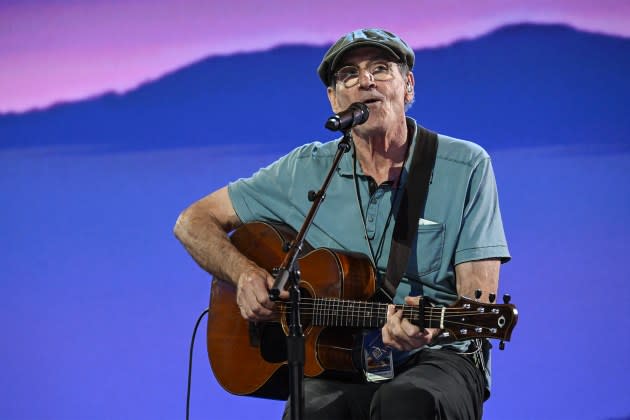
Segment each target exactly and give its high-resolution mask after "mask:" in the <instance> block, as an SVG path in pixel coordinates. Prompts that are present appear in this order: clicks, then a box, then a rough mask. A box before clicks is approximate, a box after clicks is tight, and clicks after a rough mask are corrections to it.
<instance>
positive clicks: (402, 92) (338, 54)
mask: <svg viewBox="0 0 630 420" xmlns="http://www.w3.org/2000/svg"><path fill="white" fill-rule="evenodd" d="M414 59H415V56H414V53H413V50H412V49H411V48H409V46H408V45H407V44H406V43H405V42H404V41H403V40H402V39H400V38H399V37H398V36H396V35H394V34H392V33H391V32H387V31H384V30H382V29H360V30H357V31H354V32H351V33H349V34H347V35H345V36H343V37H342V38H341V39H339V40H338V41H337V42H336V43H335V44H334V45H333V46H332V47H330V49H329V50H328V52H326V54H325V55H324V58H323V60H322V63H321V64H320V65H319V68H318V69H317V71H318V73H319V76H320V78H321V79H322V81H323V82H324V84H325V85H326V86H327V93H328V99H329V100H330V104H331V107H332V109H333V111H335V112H340V111H342V110H344V109H346V108H347V107H348V106H349V105H350V104H352V103H353V102H364V103H365V104H367V105H368V107H369V108H370V118H369V120H368V122H367V123H365V124H364V125H362V126H361V130H362V131H363V130H369V131H372V132H374V130H377V131H378V130H385V131H386V130H388V129H389V128H391V127H394V126H396V125H397V124H398V125H399V124H401V123H402V124H404V116H405V110H406V109H407V108H408V107H409V105H410V104H411V103H412V102H413V98H414V78H413V73H411V68H412V67H413V64H414Z"/></svg>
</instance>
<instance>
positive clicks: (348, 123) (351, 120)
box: [326, 102, 370, 131]
mask: <svg viewBox="0 0 630 420" xmlns="http://www.w3.org/2000/svg"><path fill="white" fill-rule="evenodd" d="M369 116H370V110H369V109H368V107H367V105H366V104H364V103H362V102H355V103H353V104H352V105H350V106H349V107H348V109H346V110H345V111H341V112H340V113H339V114H335V115H333V116H332V117H330V118H328V120H327V121H326V128H327V129H329V130H331V131H346V130H349V129H351V128H352V127H354V126H355V125H359V124H363V123H364V122H366V121H367V119H368V117H369Z"/></svg>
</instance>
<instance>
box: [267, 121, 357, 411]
mask: <svg viewBox="0 0 630 420" xmlns="http://www.w3.org/2000/svg"><path fill="white" fill-rule="evenodd" d="M351 138H352V136H351V134H350V128H348V129H347V130H345V131H344V132H343V139H341V141H340V142H339V146H338V147H337V153H336V154H335V157H334V160H333V164H332V166H331V168H330V170H329V171H328V175H326V179H325V180H324V183H323V184H322V187H321V189H320V190H319V191H318V192H315V191H309V193H308V199H309V201H312V202H313V204H312V205H311V209H310V210H309V212H308V214H307V215H306V218H305V219H304V223H303V224H302V228H301V229H300V231H299V232H298V234H297V236H296V237H295V240H294V241H293V242H292V243H291V244H289V247H288V251H287V254H286V255H285V257H284V260H283V261H282V265H281V266H280V267H278V268H277V270H274V271H275V274H276V281H275V282H274V285H273V287H272V288H271V289H270V290H269V298H270V299H271V300H273V301H276V300H278V299H279V297H280V292H281V291H282V290H284V289H285V288H286V287H287V283H288V282H290V286H289V287H290V288H289V295H290V299H291V318H290V320H289V321H290V322H289V335H288V336H287V361H288V365H289V392H290V394H289V395H290V397H289V398H290V401H291V419H292V420H301V419H302V418H303V415H304V333H303V331H302V324H301V322H300V306H299V305H300V288H299V284H300V271H299V268H298V266H297V259H298V255H299V254H300V252H301V251H302V247H303V245H304V238H305V237H306V233H307V232H308V229H309V228H310V227H311V224H312V223H313V219H314V218H315V214H316V213H317V210H318V209H319V206H320V205H321V203H322V201H324V198H325V196H326V190H327V189H328V185H329V184H330V181H331V179H332V176H333V174H334V172H335V170H336V169H337V167H338V166H339V161H340V160H341V157H342V156H343V154H344V153H346V152H348V151H349V150H350V139H351Z"/></svg>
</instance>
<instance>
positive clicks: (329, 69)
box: [317, 28, 415, 86]
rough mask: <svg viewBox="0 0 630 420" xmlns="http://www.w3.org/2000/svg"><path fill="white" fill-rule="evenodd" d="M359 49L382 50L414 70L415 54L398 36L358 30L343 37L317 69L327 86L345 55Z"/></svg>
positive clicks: (374, 30) (378, 30)
mask: <svg viewBox="0 0 630 420" xmlns="http://www.w3.org/2000/svg"><path fill="white" fill-rule="evenodd" d="M357 47H377V48H382V49H384V50H386V51H387V52H389V53H390V54H392V55H393V56H394V57H396V58H397V59H398V60H400V61H401V62H403V63H405V64H407V66H409V69H410V70H411V69H412V68H413V63H414V61H415V54H414V53H413V50H412V49H411V48H409V45H407V43H406V42H405V41H403V40H402V39H401V38H399V37H398V36H397V35H396V34H393V33H391V32H388V31H385V30H383V29H376V28H374V29H358V30H356V31H354V32H350V33H349V34H346V35H344V36H342V37H341V38H340V39H339V40H338V41H337V42H335V43H334V44H333V46H332V47H330V49H329V50H328V51H327V52H326V54H324V58H323V59H322V62H321V63H320V64H319V67H318V68H317V74H319V78H320V79H322V82H324V84H325V85H326V86H330V82H331V77H332V75H333V73H334V71H335V70H337V65H338V64H339V60H340V59H341V57H342V56H343V54H344V53H346V52H347V51H348V50H351V49H353V48H357Z"/></svg>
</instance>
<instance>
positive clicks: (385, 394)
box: [370, 384, 441, 420]
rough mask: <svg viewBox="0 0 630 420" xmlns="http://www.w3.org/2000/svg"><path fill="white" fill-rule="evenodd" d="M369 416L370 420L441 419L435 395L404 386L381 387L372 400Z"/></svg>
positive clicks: (424, 390)
mask: <svg viewBox="0 0 630 420" xmlns="http://www.w3.org/2000/svg"><path fill="white" fill-rule="evenodd" d="M387 385H389V384H387ZM370 414H371V418H372V419H408V418H409V419H411V418H413V419H431V420H433V419H439V418H441V415H440V403H439V401H438V399H437V398H436V396H435V395H433V394H432V393H431V392H429V391H427V390H426V389H421V388H420V389H419V388H414V387H405V386H403V387H400V386H397V387H388V386H382V387H381V388H380V389H379V390H378V391H377V392H376V394H375V395H374V398H372V403H371V405H370Z"/></svg>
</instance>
